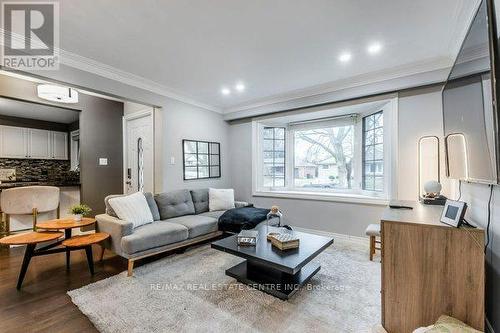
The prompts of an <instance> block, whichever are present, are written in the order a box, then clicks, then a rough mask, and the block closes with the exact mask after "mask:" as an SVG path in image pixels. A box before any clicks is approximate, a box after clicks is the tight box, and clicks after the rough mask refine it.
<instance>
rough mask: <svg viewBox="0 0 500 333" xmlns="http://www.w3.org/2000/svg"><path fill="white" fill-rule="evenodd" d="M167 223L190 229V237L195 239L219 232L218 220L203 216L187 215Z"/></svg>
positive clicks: (169, 220)
mask: <svg viewBox="0 0 500 333" xmlns="http://www.w3.org/2000/svg"><path fill="white" fill-rule="evenodd" d="M165 222H168V223H172V224H179V225H183V226H185V227H186V228H187V229H188V233H189V234H188V237H189V238H194V237H198V236H201V235H205V234H208V233H211V232H215V231H217V219H215V218H213V217H209V216H202V215H186V216H180V217H174V218H172V219H168V220H166V221H165Z"/></svg>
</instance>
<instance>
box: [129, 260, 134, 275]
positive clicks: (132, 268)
mask: <svg viewBox="0 0 500 333" xmlns="http://www.w3.org/2000/svg"><path fill="white" fill-rule="evenodd" d="M133 271H134V261H133V260H131V259H129V260H128V272H127V276H132V274H133Z"/></svg>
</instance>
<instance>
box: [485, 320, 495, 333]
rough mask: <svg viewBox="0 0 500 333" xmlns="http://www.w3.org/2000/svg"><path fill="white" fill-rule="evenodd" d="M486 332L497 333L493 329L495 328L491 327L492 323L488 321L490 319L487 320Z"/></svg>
mask: <svg viewBox="0 0 500 333" xmlns="http://www.w3.org/2000/svg"><path fill="white" fill-rule="evenodd" d="M486 332H488V333H495V330H494V329H493V326H491V323H490V321H489V320H488V318H486Z"/></svg>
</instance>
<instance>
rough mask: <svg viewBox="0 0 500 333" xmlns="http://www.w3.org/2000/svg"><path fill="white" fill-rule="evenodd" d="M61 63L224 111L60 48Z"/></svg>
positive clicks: (17, 37) (18, 37)
mask: <svg viewBox="0 0 500 333" xmlns="http://www.w3.org/2000/svg"><path fill="white" fill-rule="evenodd" d="M4 34H5V30H4V29H3V28H0V45H3V41H4ZM12 38H13V39H15V40H18V41H20V42H23V43H24V41H25V39H26V38H25V37H24V36H21V35H19V34H15V33H12ZM57 51H59V57H60V59H59V61H60V64H63V65H65V66H69V67H72V68H75V69H78V70H82V71H85V72H88V73H91V74H95V75H98V76H101V77H104V78H106V79H110V80H113V81H117V82H120V83H123V84H126V85H129V86H132V87H136V88H139V89H143V90H146V91H149V92H152V93H155V94H158V95H161V96H165V97H168V98H171V99H174V100H177V101H180V102H183V103H187V104H191V105H194V106H197V107H200V108H203V109H206V110H210V111H214V112H218V113H222V110H221V109H220V108H218V107H216V106H213V105H210V104H206V103H203V102H200V101H197V100H196V99H194V98H192V97H188V96H186V95H185V94H182V93H179V92H177V91H175V90H174V89H172V88H170V87H167V86H165V85H162V84H160V83H158V82H155V81H152V80H149V79H146V78H144V77H142V76H139V75H135V74H132V73H129V72H126V71H123V70H121V69H118V68H116V67H113V66H109V65H106V64H103V63H101V62H99V61H96V60H93V59H90V58H87V57H83V56H81V55H78V54H75V53H72V52H69V51H66V50H63V49H61V48H59V49H58V50H56V52H57Z"/></svg>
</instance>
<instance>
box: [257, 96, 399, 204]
mask: <svg viewBox="0 0 500 333" xmlns="http://www.w3.org/2000/svg"><path fill="white" fill-rule="evenodd" d="M360 104H361V103H360ZM379 111H383V112H384V143H383V144H384V192H373V191H366V190H363V189H362V171H363V170H362V168H363V163H362V121H363V117H365V116H367V115H370V114H373V113H377V112H379ZM397 113H398V99H397V96H394V97H392V98H390V99H387V104H385V105H384V106H383V107H382V108H377V109H374V110H370V112H363V113H359V114H358V115H359V119H358V120H357V123H356V125H355V133H354V135H355V137H356V138H360V139H355V147H354V154H355V156H354V161H356V165H355V166H354V168H355V170H356V171H355V172H356V175H358V178H359V179H356V181H357V182H358V184H356V188H357V190H356V191H357V192H354V191H353V190H342V189H336V190H335V191H327V190H322V189H311V188H307V189H303V188H295V187H293V182H294V170H295V160H294V145H295V143H294V132H293V131H292V130H290V129H289V127H288V125H287V124H285V123H284V120H283V119H286V118H283V117H279V116H278V117H275V118H268V119H256V120H253V121H252V179H253V181H252V193H253V196H256V197H275V198H295V199H306V200H319V201H338V202H351V203H366V204H377V205H378V204H379V205H387V204H388V202H389V200H390V199H396V198H397V174H396V170H397V151H398V145H397V135H398V132H397V130H398V126H397V124H398V115H397ZM331 116H332V117H335V116H338V114H336V110H335V109H333V110H332V113H331ZM280 118H281V119H280ZM264 127H285V187H284V188H283V187H276V188H266V187H263V186H262V184H263V183H262V182H263V176H262V172H263V161H262V158H263V154H262V146H263V145H262V133H263V128H264ZM290 183H292V184H290Z"/></svg>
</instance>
